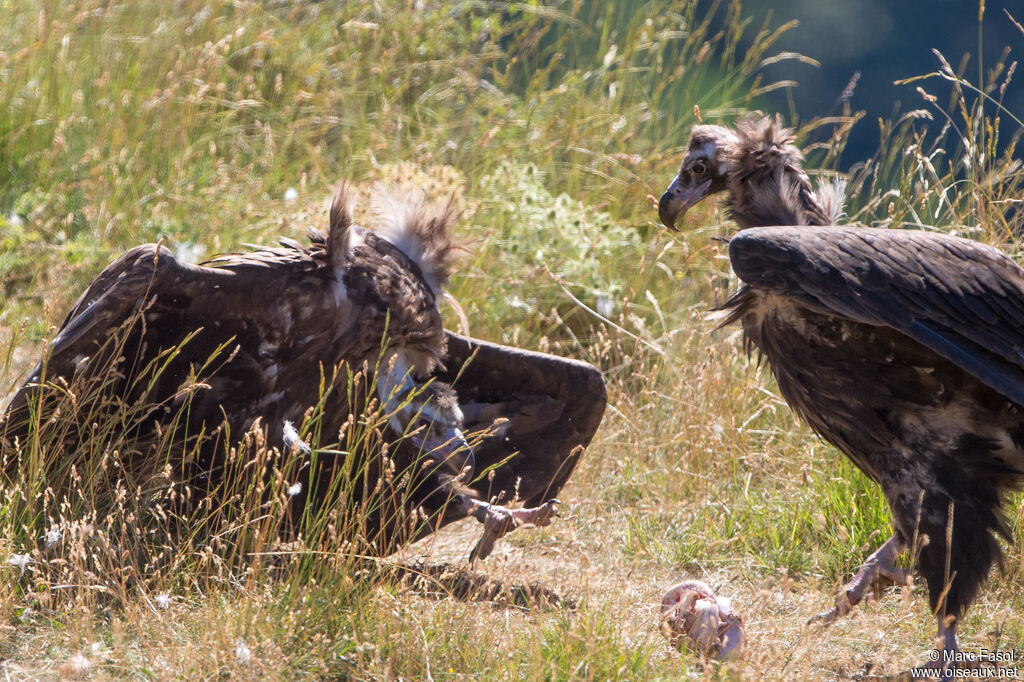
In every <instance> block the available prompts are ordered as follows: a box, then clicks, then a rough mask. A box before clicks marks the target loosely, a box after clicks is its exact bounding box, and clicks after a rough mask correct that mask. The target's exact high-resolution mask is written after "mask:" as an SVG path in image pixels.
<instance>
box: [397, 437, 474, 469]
mask: <svg viewBox="0 0 1024 682" xmlns="http://www.w3.org/2000/svg"><path fill="white" fill-rule="evenodd" d="M409 439H410V440H411V441H412V442H413V444H414V445H415V446H416V447H418V448H419V449H420V451H422V452H423V453H425V454H426V455H427V457H430V458H431V459H432V460H434V461H435V462H437V463H438V464H442V465H444V466H446V467H447V468H448V469H450V470H451V471H452V473H454V474H456V475H458V474H461V473H462V472H463V471H464V470H465V469H466V468H467V467H468V468H469V473H468V475H469V476H472V475H473V470H474V469H475V468H476V459H475V458H474V457H473V449H472V448H470V447H469V443H467V442H466V437H465V436H464V435H462V431H461V430H460V429H458V428H456V427H454V426H448V427H442V426H440V425H436V424H435V425H433V426H431V427H430V428H429V429H428V430H427V432H426V434H425V435H424V434H415V435H412V436H410V437H409Z"/></svg>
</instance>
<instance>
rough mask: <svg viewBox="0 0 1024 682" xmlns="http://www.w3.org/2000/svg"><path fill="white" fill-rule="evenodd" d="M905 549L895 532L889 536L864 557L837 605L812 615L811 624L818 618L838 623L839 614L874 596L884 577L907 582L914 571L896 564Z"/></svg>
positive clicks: (847, 611) (825, 622)
mask: <svg viewBox="0 0 1024 682" xmlns="http://www.w3.org/2000/svg"><path fill="white" fill-rule="evenodd" d="M904 549H905V546H904V543H903V541H902V540H900V539H899V538H898V537H896V536H895V535H894V536H893V537H891V538H889V539H888V540H886V541H885V542H884V543H883V544H882V546H881V547H879V548H878V549H877V550H876V551H875V552H874V553H873V554H872V555H871V556H869V557H868V558H867V559H866V560H865V561H864V564H863V565H862V566H861V567H860V569H859V570H858V571H857V575H855V576H854V577H853V579H852V580H850V582H848V583H847V584H846V587H845V588H844V589H843V591H842V593H840V595H839V596H838V597H837V598H836V605H835V606H834V607H832V608H831V609H829V610H828V611H823V612H822V613H819V614H818V615H816V616H813V617H811V618H810V619H809V620H808V621H807V624H808V625H810V624H811V623H814V622H815V621H818V622H820V623H821V624H822V625H830V624H832V623H834V622H835V621H836V620H838V619H839V618H842V617H843V616H845V615H846V614H848V613H850V612H851V611H853V607H855V606H856V605H857V604H859V603H860V602H861V601H863V600H864V598H865V597H868V598H870V597H871V595H872V591H871V589H870V587H871V585H872V584H874V583H876V582H878V581H879V580H880V579H888V580H892V581H893V582H896V583H901V584H904V585H905V584H907V582H908V580H909V578H910V572H909V571H905V570H903V569H901V568H897V567H896V566H894V565H893V560H894V559H895V558H896V555H897V554H899V553H900V552H902V551H903V550H904Z"/></svg>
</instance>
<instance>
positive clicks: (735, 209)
mask: <svg viewBox="0 0 1024 682" xmlns="http://www.w3.org/2000/svg"><path fill="white" fill-rule="evenodd" d="M721 139H722V140H723V141H722V142H721V143H720V145H721V147H723V148H728V151H727V152H726V153H722V154H721V155H720V156H719V157H718V158H717V159H714V160H707V161H705V165H706V166H708V167H711V166H712V164H713V163H717V165H716V166H715V167H716V168H717V169H718V172H721V173H723V174H724V176H723V178H721V179H720V184H721V186H723V187H724V189H725V190H727V191H728V192H729V198H728V206H729V208H730V212H731V215H732V217H733V218H734V219H735V220H736V221H737V223H738V224H739V226H740V227H741V228H752V229H744V230H743V231H741V232H739V233H738V234H737V235H735V236H734V237H733V238H732V239H731V241H730V245H729V256H730V260H731V262H732V266H733V269H734V271H735V272H736V274H737V275H738V276H739V278H740V279H741V280H742V281H743V282H744V284H745V285H744V286H743V287H742V288H741V289H740V290H739V292H738V293H736V294H735V295H734V296H732V297H731V298H730V299H729V300H728V302H726V303H725V304H724V305H723V306H722V310H723V311H724V312H725V314H726V315H727V317H726V324H728V323H730V322H734V321H739V322H740V323H741V324H742V326H743V331H744V335H745V338H746V342H747V344H748V347H749V348H751V349H754V348H756V349H757V350H758V351H759V352H760V353H762V354H763V356H764V357H765V358H766V359H767V360H768V363H769V364H770V366H771V369H772V372H773V374H774V375H775V378H776V379H777V381H778V384H779V389H780V391H781V392H782V395H783V396H784V397H785V399H786V401H787V402H788V403H789V405H790V406H791V407H792V408H793V409H794V410H795V411H796V412H797V413H798V414H799V415H800V416H801V417H802V418H803V419H804V420H806V421H807V422H808V423H809V424H810V425H811V426H812V427H813V428H814V430H815V431H816V432H817V433H819V434H820V435H821V436H822V437H823V438H824V439H825V440H827V441H829V442H831V443H833V444H834V445H836V446H837V447H838V448H839V449H840V450H842V451H843V452H844V453H845V454H846V455H847V456H849V457H850V459H851V460H852V461H853V462H854V463H855V464H856V465H857V466H858V467H859V468H860V469H861V470H862V471H864V472H865V473H866V474H867V475H868V476H870V477H871V478H872V479H873V480H875V481H876V482H878V483H879V484H880V485H881V487H882V491H883V492H884V494H885V496H886V499H887V501H888V503H889V507H890V508H891V510H892V512H893V516H894V519H895V529H896V540H897V541H898V542H897V543H896V546H904V547H914V543H915V542H918V543H919V546H918V547H917V548H915V550H914V551H915V554H914V556H915V557H916V560H917V568H918V570H919V571H920V572H921V574H922V576H923V577H924V579H925V581H926V583H927V585H928V591H929V596H930V600H931V605H932V608H933V609H934V610H935V612H936V614H937V615H938V616H939V619H940V633H946V634H945V635H944V636H946V637H947V644H948V645H949V646H950V647H953V646H955V637H954V636H953V635H952V634H951V633H952V630H951V629H949V630H944V621H943V618H944V617H945V616H946V615H947V614H948V615H952V616H956V617H959V616H960V615H961V614H962V613H963V611H964V610H965V609H966V608H967V606H968V605H969V604H970V603H971V602H972V601H973V600H974V599H975V597H976V596H977V593H978V590H979V588H980V586H981V584H982V583H983V581H984V579H985V577H986V576H987V574H988V572H989V570H990V568H991V566H992V565H993V563H995V562H997V561H998V560H999V558H1000V554H1001V551H1000V548H999V544H998V542H997V540H996V538H995V536H996V535H1003V536H1004V537H1006V538H1009V537H1010V535H1009V531H1008V526H1007V524H1006V520H1005V518H1004V515H1003V512H1002V509H1001V503H1002V501H1003V499H1004V497H1005V495H1006V494H1007V493H1008V492H1009V491H1011V490H1014V489H1019V488H1020V486H1021V484H1022V482H1024V478H1022V474H1024V408H1022V406H1024V354H1022V352H1021V351H1022V350H1024V270H1021V268H1020V267H1018V266H1017V265H1016V264H1015V263H1013V262H1012V261H1011V260H1010V259H1009V258H1007V257H1006V256H1004V255H1003V254H1001V253H1000V252H999V251H997V250H996V249H994V248H992V247H990V246H987V245H984V244H980V243H977V242H972V241H968V240H964V239H958V238H955V237H950V236H946V235H942V234H937V233H934V232H922V231H911V230H882V229H870V228H862V227H842V226H837V225H833V224H830V223H831V222H832V218H833V216H832V215H830V213H831V211H829V210H828V209H826V208H823V207H822V202H820V201H819V200H818V197H817V196H816V195H815V194H814V192H812V191H811V187H810V183H809V181H808V179H807V176H806V174H805V173H804V172H803V170H802V168H801V161H802V156H801V155H800V154H799V151H798V150H797V149H796V147H795V146H793V144H792V138H791V136H790V134H789V133H788V131H785V130H784V129H782V128H781V127H780V126H779V125H778V124H777V122H774V121H771V120H768V119H764V120H760V121H747V122H744V123H742V124H741V125H739V126H737V128H736V129H735V130H729V131H728V135H726V136H724V137H722V138H721ZM704 144H705V146H706V145H707V143H706V142H705V143H704ZM690 161H691V162H692V160H690ZM686 163H687V162H686V161H684V167H685V165H686ZM691 199H692V197H691ZM696 200H699V199H694V200H693V201H691V203H690V205H692V203H695V201H696ZM674 201H675V199H674V198H672V199H671V200H670V201H666V207H667V208H666V211H667V212H668V213H669V214H670V217H671V218H675V217H677V215H678V213H672V210H673V209H674V208H675V207H676V205H675V203H673V202H674ZM833 210H834V209H833ZM788 225H795V227H789V226H788ZM759 226H762V227H759ZM769 226H776V227H769ZM923 538H924V540H923V541H922V539H923Z"/></svg>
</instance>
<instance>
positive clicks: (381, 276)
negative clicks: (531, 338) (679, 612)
mask: <svg viewBox="0 0 1024 682" xmlns="http://www.w3.org/2000/svg"><path fill="white" fill-rule="evenodd" d="M376 194H377V196H375V197H374V199H376V200H378V201H377V209H378V210H377V212H376V215H377V218H378V221H377V222H378V223H379V228H378V231H377V232H371V231H368V230H365V229H363V228H360V227H358V226H356V225H354V224H353V222H352V217H351V213H350V210H349V205H348V198H347V194H346V190H345V188H344V187H342V189H341V190H339V192H338V194H337V196H336V197H335V200H334V203H333V206H332V208H331V211H330V226H329V230H328V231H327V233H326V234H324V233H322V232H319V231H315V230H313V231H311V232H310V243H309V245H301V244H299V243H297V242H294V241H292V240H287V239H285V240H282V241H281V244H280V246H278V247H272V248H260V249H256V250H254V251H251V252H249V253H244V254H238V255H228V256H222V257H219V258H216V259H215V260H213V261H212V262H210V263H207V264H204V265H191V264H188V263H184V262H181V261H179V260H177V259H175V257H174V256H173V255H172V253H171V252H170V251H169V250H168V249H166V248H164V247H163V246H159V245H153V244H149V245H145V246H140V247H136V248H134V249H131V250H130V251H128V252H127V253H125V254H124V255H123V256H121V257H120V258H118V259H117V260H115V261H114V262H113V263H111V264H110V265H109V266H108V267H107V268H106V269H105V270H104V271H103V272H102V273H101V274H100V275H99V276H98V277H97V278H96V279H95V281H94V282H93V283H92V284H91V285H90V286H89V288H88V289H87V290H86V292H85V293H84V294H83V295H82V296H81V298H80V299H79V300H78V302H77V303H76V304H75V305H74V307H73V309H72V310H71V312H70V313H69V314H68V316H67V318H66V319H65V321H64V324H63V325H62V326H61V328H60V331H59V333H58V334H57V336H56V338H55V339H54V340H53V342H52V343H51V345H50V347H49V349H48V351H47V352H46V355H45V357H44V358H43V359H42V360H41V361H40V363H39V365H37V367H36V368H35V369H34V370H33V371H32V373H31V375H30V376H29V378H28V380H27V381H26V382H25V384H24V385H23V386H22V388H21V389H20V390H19V391H18V392H17V393H16V394H15V395H14V397H13V399H12V401H11V402H10V404H9V406H8V408H7V410H6V413H5V415H4V418H3V421H2V422H0V437H2V443H3V446H4V450H5V456H6V459H7V461H8V464H7V465H6V466H5V470H6V473H7V476H8V478H9V479H14V478H15V476H17V474H18V471H17V467H18V466H19V463H20V462H22V461H24V460H25V459H26V457H25V455H26V453H28V452H30V451H31V449H32V448H33V447H38V445H36V444H37V443H39V442H43V443H45V440H40V434H41V433H43V432H45V430H46V429H48V428H59V433H60V434H62V436H61V437H62V438H64V439H66V440H72V441H74V443H75V444H76V447H80V449H81V448H85V444H87V443H88V442H89V440H90V438H92V437H93V434H92V431H91V429H95V428H96V423H97V421H99V420H98V419H97V415H98V414H102V413H103V410H104V409H112V408H110V406H119V407H120V408H121V412H120V413H119V414H124V413H125V412H124V409H123V408H124V406H126V405H128V406H132V405H140V406H143V407H141V408H139V411H138V412H136V413H131V414H133V415H134V416H133V418H132V419H131V420H130V423H128V422H127V421H126V423H125V425H124V429H125V430H130V431H132V433H133V434H134V436H135V438H136V440H135V441H133V442H138V443H143V444H144V443H147V442H149V443H152V442H155V441H157V440H160V439H163V441H162V442H167V441H168V439H170V441H171V442H172V443H173V446H174V447H172V448H170V450H169V451H171V452H179V453H183V454H182V455H181V460H182V461H179V462H175V463H174V464H175V467H176V469H177V471H178V472H179V475H180V478H181V480H182V481H184V482H186V483H187V484H188V485H189V486H190V487H191V489H192V490H198V491H199V492H203V491H207V492H208V491H210V490H215V489H216V488H217V486H218V485H220V484H221V483H222V482H223V481H222V478H223V470H224V466H225V461H226V458H227V457H229V453H230V452H231V451H232V448H233V447H234V446H237V445H238V443H239V442H240V441H241V439H242V438H243V435H244V434H246V433H247V432H248V431H250V430H252V429H254V428H255V429H257V430H259V429H263V430H264V433H265V436H266V438H267V439H268V443H269V444H270V445H279V446H281V449H282V451H284V452H285V454H286V455H287V456H291V457H303V458H305V459H306V461H305V462H303V464H302V465H301V466H296V467H292V470H293V471H297V472H298V475H299V476H300V478H299V480H298V481H297V483H299V484H301V486H295V489H300V488H301V491H302V492H301V494H299V495H297V496H296V499H295V500H293V505H295V506H298V507H302V506H303V505H308V504H317V503H323V500H324V498H325V496H327V495H328V493H329V491H331V490H336V489H337V485H336V481H334V478H335V476H336V475H337V474H338V473H339V472H345V471H348V472H349V475H351V471H352V470H353V467H352V466H351V462H349V463H348V464H346V461H345V460H346V457H350V456H355V454H354V453H353V452H350V451H346V450H345V448H344V447H343V446H345V445H346V443H345V442H342V443H341V445H339V447H337V448H334V447H325V448H323V449H317V450H316V452H315V453H314V452H310V450H309V448H308V446H307V445H306V444H305V443H304V442H302V441H301V440H299V439H298V432H297V431H296V429H295V426H294V425H297V426H299V428H304V427H303V420H304V418H306V417H307V416H308V415H309V414H311V413H313V412H316V413H317V414H318V415H319V416H318V417H317V421H316V423H315V424H311V425H309V424H308V425H307V427H305V428H309V429H311V430H312V429H313V427H315V430H316V431H317V432H318V433H319V434H321V438H320V439H321V440H322V441H323V442H324V443H331V442H332V440H333V442H337V439H338V438H339V434H342V433H344V432H345V430H346V428H348V429H349V432H351V429H352V427H353V425H354V424H356V423H357V422H359V416H360V415H361V414H363V413H364V412H365V411H366V410H368V409H373V408H375V407H376V408H377V409H379V410H381V411H382V412H383V414H384V419H385V420H386V423H387V425H388V426H387V428H386V429H385V431H387V433H385V434H384V435H383V441H384V443H383V444H382V446H381V451H380V452H378V453H376V454H375V453H369V454H367V453H363V456H364V457H365V458H366V459H365V461H362V462H361V463H360V466H359V467H356V470H358V471H360V472H361V475H363V476H365V477H366V480H365V482H364V484H363V485H362V486H352V487H351V488H352V489H354V490H355V491H356V493H357V497H358V496H359V494H360V493H359V491H360V490H364V489H365V491H373V492H372V493H371V492H365V494H364V496H366V495H370V494H374V495H377V496H378V499H377V500H376V502H374V503H373V504H368V505H367V506H366V508H367V509H368V512H367V516H366V529H365V530H366V536H367V537H368V538H370V539H371V540H372V544H373V545H375V546H376V548H377V550H378V551H380V552H382V553H386V552H389V551H391V550H393V549H394V548H396V547H398V546H399V545H401V544H402V543H405V542H408V541H410V540H413V539H416V538H417V537H422V536H423V535H426V534H428V533H430V532H433V531H434V530H436V529H437V528H439V527H441V526H443V525H445V524H447V523H449V522H451V521H454V520H457V519H460V518H465V517H466V516H474V517H476V518H477V519H478V520H480V521H481V522H483V523H484V524H485V533H484V537H483V539H482V540H481V542H480V544H479V545H478V546H477V548H476V550H475V551H474V554H475V555H476V556H479V557H481V558H482V557H483V556H485V555H486V554H487V553H488V552H489V551H490V549H491V546H492V545H493V542H494V540H495V539H497V538H498V537H500V536H501V535H503V534H504V533H506V532H508V531H509V530H512V529H514V528H515V527H517V526H520V525H523V524H534V525H546V524H547V523H549V522H550V520H551V518H552V517H553V516H554V515H555V513H556V510H557V505H558V502H557V500H555V499H554V496H555V495H556V494H557V493H558V491H559V490H560V489H561V488H562V486H563V485H564V484H565V482H566V480H567V479H568V477H569V475H570V474H571V473H572V471H573V468H574V467H575V465H576V463H577V461H578V459H579V457H580V455H581V453H582V451H583V449H584V448H585V447H586V446H587V445H588V444H589V442H590V440H591V438H592V437H593V435H594V432H595V431H596V429H597V427H598V425H599V423H600V421H601V417H602V415H603V412H604V407H605V403H606V393H605V387H604V381H603V378H602V376H601V373H600V372H599V371H598V370H596V369H595V368H594V367H592V366H590V365H587V364H585V363H582V362H577V361H574V360H567V359H563V358H559V357H555V356H551V355H546V354H541V353H533V352H529V351H525V350H520V349H515V348H509V347H505V346H500V345H497V344H493V343H487V342H483V341H477V340H474V339H469V338H465V337H462V336H458V335H456V334H452V333H450V332H446V331H445V330H444V328H443V327H442V323H441V315H440V311H439V308H438V301H439V299H440V297H441V296H442V294H443V289H442V287H444V285H445V284H446V283H447V279H448V268H449V260H450V254H451V251H452V245H451V243H450V240H449V236H448V231H449V227H450V224H451V223H452V221H453V219H454V216H453V215H452V213H451V212H450V211H449V210H448V209H444V210H437V209H435V208H431V207H429V206H427V205H426V204H425V203H424V202H422V201H421V200H419V199H415V198H414V197H408V198H405V199H397V198H395V197H390V196H385V195H384V193H383V192H380V191H378V192H377V193H376ZM69 396H70V397H69ZM314 408H317V409H314ZM55 424H56V425H57V426H56V427H54V425H55ZM341 437H342V439H343V440H344V436H341ZM384 453H386V457H384V456H383V455H384ZM377 454H379V455H381V456H376V455H377ZM140 456H141V455H140ZM385 460H386V461H385ZM480 474H482V475H480ZM399 481H400V483H398V482H399ZM392 484H393V485H394V486H395V489H394V490H390V491H389V490H388V486H389V485H392ZM398 486H400V487H398ZM350 501H352V500H350ZM354 501H355V502H359V501H360V500H358V499H357V500H354ZM364 501H365V500H364ZM516 503H522V504H524V505H526V507H525V508H517V509H512V508H511V506H512V505H513V504H516Z"/></svg>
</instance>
